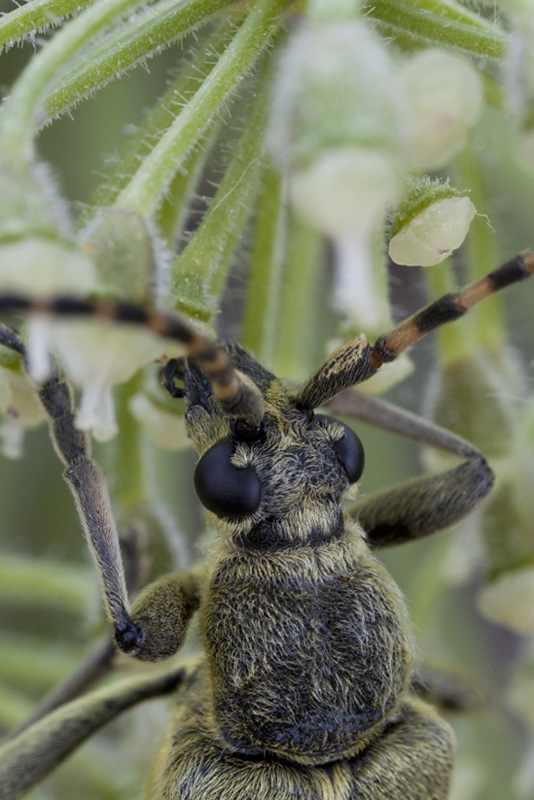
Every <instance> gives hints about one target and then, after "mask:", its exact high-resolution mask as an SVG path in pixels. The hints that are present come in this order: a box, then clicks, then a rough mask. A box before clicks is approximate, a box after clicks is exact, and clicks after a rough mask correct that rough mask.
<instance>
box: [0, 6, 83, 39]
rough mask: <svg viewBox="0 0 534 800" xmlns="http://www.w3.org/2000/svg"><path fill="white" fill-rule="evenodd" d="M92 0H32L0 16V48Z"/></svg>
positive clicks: (73, 11)
mask: <svg viewBox="0 0 534 800" xmlns="http://www.w3.org/2000/svg"><path fill="white" fill-rule="evenodd" d="M91 2H92V0H33V2H32V3H26V5H24V6H20V7H19V8H14V9H13V11H10V12H9V13H8V14H6V15H5V16H4V17H0V48H2V47H4V46H5V47H9V45H11V44H14V43H15V42H16V41H17V40H19V39H22V38H24V36H28V34H32V33H36V31H38V30H43V29H44V28H47V27H48V26H50V25H54V24H55V23H57V22H59V21H60V20H61V19H62V18H63V17H66V16H68V15H69V14H75V13H77V12H78V11H80V10H81V9H82V8H84V7H85V6H87V5H89V3H91Z"/></svg>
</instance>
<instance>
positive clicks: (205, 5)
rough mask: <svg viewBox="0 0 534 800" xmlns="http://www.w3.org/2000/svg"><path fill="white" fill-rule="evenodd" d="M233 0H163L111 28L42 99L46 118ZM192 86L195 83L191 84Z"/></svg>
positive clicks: (111, 78) (204, 21)
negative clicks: (105, 38)
mask: <svg viewBox="0 0 534 800" xmlns="http://www.w3.org/2000/svg"><path fill="white" fill-rule="evenodd" d="M233 2H235V0H184V1H183V2H181V3H179V4H177V3H176V0H164V1H163V2H161V3H159V4H158V5H156V6H155V7H153V8H151V9H149V10H148V11H147V13H146V14H142V15H139V19H137V20H136V21H135V22H133V23H132V24H130V25H129V26H128V29H127V34H125V31H124V29H123V28H120V29H119V30H117V31H114V32H112V34H111V35H110V36H109V37H108V39H107V40H106V41H105V46H103V45H102V44H101V43H99V45H98V49H97V50H95V51H94V52H91V53H90V54H88V57H87V58H84V63H83V64H82V65H81V66H79V67H76V68H75V69H73V70H72V71H71V72H70V73H69V74H68V75H67V76H65V79H64V80H63V81H62V83H61V86H60V87H58V88H57V89H56V90H55V91H54V92H53V93H52V94H51V95H50V96H49V97H48V98H47V100H46V103H45V109H46V114H47V119H45V120H43V124H45V123H46V122H47V121H48V119H50V118H52V117H56V116H58V115H59V114H61V113H62V112H64V111H65V110H66V109H68V108H69V107H70V106H72V105H73V104H74V103H77V102H79V101H80V100H83V99H84V98H85V97H87V96H88V95H90V94H91V93H92V92H94V91H95V90H96V89H99V88H100V87H102V86H104V85H105V84H106V83H108V82H109V81H111V80H113V79H114V78H117V77H119V76H120V75H122V74H123V73H124V72H125V71H126V70H128V69H131V68H132V67H133V66H135V64H138V63H139V62H140V61H141V60H142V59H145V58H147V57H148V56H150V55H154V54H155V53H159V52H161V50H162V49H163V48H164V47H167V46H169V45H170V44H172V43H173V42H176V41H177V40H178V39H180V38H181V37H183V36H185V34H187V33H189V32H191V31H192V30H194V29H195V28H197V27H198V26H199V25H201V24H203V23H206V22H208V20H209V19H210V18H211V17H212V16H213V15H214V14H216V13H217V12H218V11H220V10H221V9H222V8H224V7H225V6H228V5H230V4H231V3H233ZM195 88H196V87H195Z"/></svg>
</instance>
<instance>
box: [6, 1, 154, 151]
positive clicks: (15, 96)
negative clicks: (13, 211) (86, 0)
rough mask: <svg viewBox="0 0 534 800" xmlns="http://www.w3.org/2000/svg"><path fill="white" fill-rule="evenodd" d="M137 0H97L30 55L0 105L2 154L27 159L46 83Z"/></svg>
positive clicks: (54, 77) (51, 80) (136, 3)
mask: <svg viewBox="0 0 534 800" xmlns="http://www.w3.org/2000/svg"><path fill="white" fill-rule="evenodd" d="M141 1H142V0H98V2H96V3H95V4H94V6H92V7H91V8H89V9H87V10H86V11H85V12H84V13H83V14H80V16H79V17H77V18H76V19H74V20H72V21H71V22H69V23H68V24H67V25H65V27H64V28H62V29H61V31H59V33H57V34H56V35H55V36H54V38H53V39H52V40H51V41H50V42H49V43H48V44H47V46H46V47H45V48H43V49H42V50H41V51H40V52H39V53H38V54H37V55H36V56H34V58H32V60H31V61H30V63H29V64H28V66H27V67H26V69H25V70H24V72H23V73H22V75H21V76H20V78H19V79H18V80H17V82H16V83H15V85H14V87H13V90H12V92H11V94H10V95H9V97H8V98H7V100H6V102H5V103H4V105H3V106H2V109H1V115H0V141H1V144H2V154H3V155H5V156H7V158H12V159H15V160H21V161H28V160H29V159H31V157H32V155H33V149H32V145H33V134H34V126H35V124H36V116H37V115H38V113H39V111H40V106H41V103H42V99H43V96H44V95H45V94H46V91H47V89H48V88H49V86H50V84H51V83H52V82H53V81H54V80H55V79H56V78H57V76H58V74H59V73H60V71H61V70H62V69H63V68H64V67H65V65H66V64H67V63H68V62H69V60H70V59H71V58H72V57H73V56H74V55H75V54H76V53H77V52H78V51H79V49H80V48H81V47H82V46H83V45H84V44H85V43H86V42H87V41H88V40H89V39H90V38H91V37H92V36H94V35H95V34H96V33H98V32H99V31H101V30H103V29H105V28H106V27H107V26H108V25H110V24H111V23H112V22H114V21H115V20H116V19H117V18H118V17H120V16H121V15H122V14H124V12H125V11H128V10H130V9H133V8H135V7H136V6H137V5H139V4H140V2H141ZM37 123H38V121H37Z"/></svg>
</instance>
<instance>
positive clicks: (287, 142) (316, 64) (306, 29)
mask: <svg viewBox="0 0 534 800" xmlns="http://www.w3.org/2000/svg"><path fill="white" fill-rule="evenodd" d="M275 98H276V99H275V104H274V108H273V115H272V123H271V131H270V146H271V151H272V153H273V156H274V158H275V159H276V160H277V161H278V162H279V163H281V164H282V165H283V166H285V167H287V168H289V169H294V168H297V169H302V168H305V167H307V166H309V165H310V164H313V163H314V162H315V161H316V160H317V159H318V158H320V157H321V155H322V154H323V153H324V152H325V151H331V150H337V149H340V150H343V149H345V148H351V147H364V148H369V150H370V151H372V150H373V149H378V150H385V151H388V152H390V151H391V152H396V151H397V148H398V136H399V130H400V129H401V127H402V126H400V125H399V119H400V118H401V117H403V113H404V111H403V104H402V97H401V92H400V91H399V85H398V81H397V77H396V73H395V70H394V69H393V67H392V64H391V59H390V56H389V53H388V50H387V48H386V46H385V45H384V42H383V41H382V40H381V39H380V37H378V36H377V35H376V34H375V32H374V31H373V30H372V28H371V27H370V26H369V25H368V24H366V23H365V22H364V21H362V20H346V21H343V22H332V23H330V24H326V23H322V24H311V23H308V24H303V25H302V26H301V27H300V28H299V30H298V31H297V32H296V34H295V35H294V36H293V37H292V39H291V43H290V46H289V47H288V49H287V51H286V53H285V55H284V57H283V58H282V62H281V65H280V71H279V77H278V85H277V87H276V93H275Z"/></svg>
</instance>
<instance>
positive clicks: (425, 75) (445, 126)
mask: <svg viewBox="0 0 534 800" xmlns="http://www.w3.org/2000/svg"><path fill="white" fill-rule="evenodd" d="M400 77H401V80H402V81H403V83H404V93H405V97H406V103H407V107H408V111H409V113H408V114H407V116H406V124H407V126H408V136H407V138H406V141H405V143H404V158H405V159H406V165H407V167H408V168H409V169H416V170H429V169H439V168H440V167H443V166H445V165H446V164H447V163H448V162H449V161H450V160H451V159H452V158H453V157H454V156H455V155H456V154H457V153H459V152H460V150H461V149H462V148H463V146H464V144H465V142H466V139H467V133H468V130H469V128H470V127H471V126H472V125H474V123H475V122H476V121H477V120H478V118H479V117H480V114H481V113H482V108H483V93H482V84H481V80H480V77H479V75H478V73H477V71H476V69H475V68H474V67H472V66H471V64H470V63H469V61H467V59H465V58H462V57H461V56H457V55H453V54H452V53H447V52H445V51H443V50H438V49H430V50H425V51H423V52H421V53H418V54H417V55H415V56H413V57H412V58H411V59H410V61H408V62H407V63H406V64H405V65H404V67H402V68H401V72H400Z"/></svg>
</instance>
